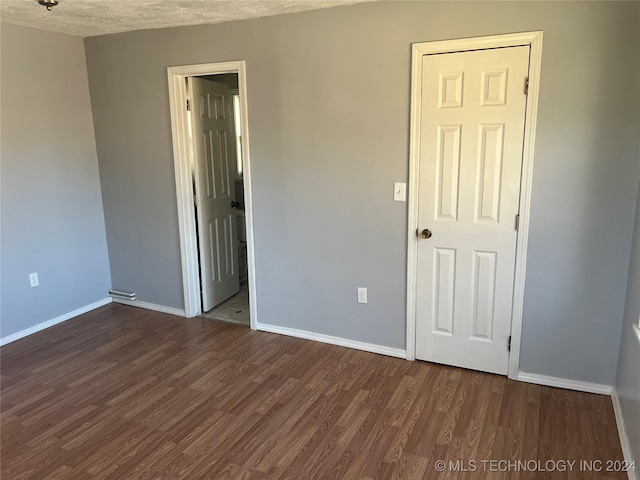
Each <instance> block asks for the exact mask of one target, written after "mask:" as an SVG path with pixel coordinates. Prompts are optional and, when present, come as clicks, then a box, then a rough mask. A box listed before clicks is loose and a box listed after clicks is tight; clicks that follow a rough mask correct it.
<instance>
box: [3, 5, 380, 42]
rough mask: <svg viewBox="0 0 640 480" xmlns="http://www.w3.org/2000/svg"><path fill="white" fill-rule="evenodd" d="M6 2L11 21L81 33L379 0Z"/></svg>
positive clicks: (5, 12) (6, 19)
mask: <svg viewBox="0 0 640 480" xmlns="http://www.w3.org/2000/svg"><path fill="white" fill-rule="evenodd" d="M58 1H59V5H58V6H56V7H53V10H52V11H51V12H49V11H47V9H46V8H45V7H43V6H40V5H38V2H37V0H0V19H1V20H2V21H3V22H5V23H12V24H14V25H22V26H25V27H33V28H38V29H41V30H50V31H52V32H59V33H66V34H68V35H77V36H81V37H91V36H94V35H104V34H108V33H118V32H127V31H130V30H142V29H147V28H164V27H176V26H181V25H200V24H205V23H221V22H229V21H232V20H242V19H246V18H257V17H265V16H269V15H280V14H283V13H294V12H302V11H305V10H316V9H320V8H328V7H335V6H339V5H350V4H354V3H362V2H368V1H374V0H58Z"/></svg>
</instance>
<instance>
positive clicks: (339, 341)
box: [256, 323, 407, 358]
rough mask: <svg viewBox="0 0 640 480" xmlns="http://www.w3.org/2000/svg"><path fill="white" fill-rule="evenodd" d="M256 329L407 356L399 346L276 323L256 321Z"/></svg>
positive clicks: (390, 354) (382, 353) (383, 353)
mask: <svg viewBox="0 0 640 480" xmlns="http://www.w3.org/2000/svg"><path fill="white" fill-rule="evenodd" d="M256 330H260V331H262V332H269V333H279V334H280V335H288V336H290V337H297V338H304V339H305V340H314V341H316V342H322V343H329V344H331V345H338V346H340V347H348V348H355V349H356V350H364V351H365V352H371V353H378V354H380V355H387V356H389V357H397V358H407V351H406V350H403V349H400V348H391V347H385V346H383V345H376V344H374V343H365V342H359V341H357V340H349V339H347V338H342V337H333V336H331V335H323V334H321V333H314V332H309V331H307V330H298V329H297V328H288V327H280V326H278V325H268V324H266V323H257V324H256Z"/></svg>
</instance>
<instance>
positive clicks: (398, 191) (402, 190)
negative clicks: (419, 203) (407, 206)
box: [393, 182, 407, 202]
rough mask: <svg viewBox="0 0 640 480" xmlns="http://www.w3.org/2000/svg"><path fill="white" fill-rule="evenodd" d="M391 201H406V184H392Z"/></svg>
mask: <svg viewBox="0 0 640 480" xmlns="http://www.w3.org/2000/svg"><path fill="white" fill-rule="evenodd" d="M393 200H394V201H395V202H406V201H407V184H406V183H398V182H396V183H394V184H393Z"/></svg>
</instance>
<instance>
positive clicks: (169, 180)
mask: <svg viewBox="0 0 640 480" xmlns="http://www.w3.org/2000/svg"><path fill="white" fill-rule="evenodd" d="M639 14H640V4H638V3H634V2H629V3H625V2H482V1H475V2H468V3H465V2H455V4H452V3H451V2H374V3H370V4H362V5H356V6H350V7H341V8H333V9H326V10H319V11H313V12H305V13H301V14H294V15H282V16H275V17H266V18H260V19H255V20H247V21H241V22H233V23H226V24H218V25H207V26H194V27H183V28H171V29H161V30H148V31H138V32H130V33H122V34H117V35H110V36H102V37H91V38H87V39H85V46H86V51H87V62H88V68H89V80H90V90H91V98H92V104H93V113H94V121H95V127H96V141H97V148H98V157H99V162H100V170H101V182H102V188H103V194H104V206H105V218H106V223H107V237H108V242H109V248H110V252H111V257H110V260H111V270H112V275H113V284H114V287H116V288H119V289H123V290H135V291H136V292H137V293H138V298H140V299H141V300H144V301H148V302H152V303H158V304H161V305H167V306H171V307H176V308H183V305H184V303H183V293H182V292H183V291H182V276H181V267H180V248H179V240H178V224H177V210H176V199H175V179H174V167H173V156H172V144H171V128H170V117H169V102H168V88H167V76H166V68H167V67H168V66H173V65H188V64H198V63H209V62H218V61H229V60H238V59H243V60H246V62H247V85H248V104H249V112H248V115H249V119H248V120H249V130H250V135H251V137H250V141H251V154H252V172H253V196H254V201H255V211H254V221H255V225H254V227H255V236H256V244H255V248H256V263H257V283H258V288H257V296H258V304H259V314H260V318H259V320H260V322H262V323H268V324H273V325H278V326H283V327H290V328H296V329H301V330H306V331H310V332H316V333H321V334H326V335H333V336H338V337H343V338H347V339H352V340H357V341H362V342H368V343H373V344H379V345H384V346H388V347H395V348H404V347H405V298H406V279H405V272H406V228H407V218H406V217H407V205H406V203H398V202H393V201H392V188H393V182H406V181H407V179H408V148H409V90H410V80H409V79H410V58H411V57H410V55H411V48H410V46H411V43H412V42H424V41H430V40H442V39H451V38H461V37H473V36H482V35H493V34H501V33H510V32H519V31H531V30H543V31H544V46H543V60H542V77H541V93H540V104H539V115H538V129H537V140H536V156H535V168H534V178H533V200H532V209H531V222H530V238H529V255H528V262H527V275H526V291H525V305H524V324H523V339H522V342H523V343H522V352H521V369H522V370H523V371H526V372H528V373H534V374H544V375H550V376H555V377H561V378H567V379H573V380H579V381H585V382H595V383H601V384H608V385H611V384H612V383H613V381H614V377H615V371H616V362H617V358H618V350H619V339H620V331H621V325H622V317H623V308H624V298H625V292H626V283H627V271H628V265H629V258H630V249H631V238H632V228H633V227H632V225H633V215H634V209H635V191H636V187H637V183H638V178H639V177H640V165H639V164H638V157H637V152H638V141H639V138H640V136H639V135H638V134H637V128H636V127H634V122H636V121H637V112H638V109H639V108H640V105H638V101H637V96H634V95H632V94H630V93H629V92H633V91H637V84H635V83H634V76H633V72H634V71H636V70H637V69H638V68H639V67H638V62H639V61H640V60H639V57H638V55H637V45H638V44H639V42H640V37H639V33H638V30H639V29H638V28H637V25H638V16H639ZM356 287H368V289H369V303H368V304H366V305H362V304H358V303H357V302H356Z"/></svg>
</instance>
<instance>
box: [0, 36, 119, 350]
mask: <svg viewBox="0 0 640 480" xmlns="http://www.w3.org/2000/svg"><path fill="white" fill-rule="evenodd" d="M0 36H1V37H0V38H1V40H2V41H1V42H0V43H1V47H0V48H1V52H0V53H1V60H0V61H1V68H2V86H1V95H2V99H1V102H0V122H1V131H2V142H1V146H0V154H1V158H2V160H1V180H0V182H1V183H0V185H1V193H0V198H1V200H0V209H1V212H0V217H1V220H0V230H1V233H2V238H1V246H0V256H1V264H2V268H1V287H0V288H1V292H0V296H1V298H2V301H1V307H0V312H1V321H0V329H1V332H0V336H1V337H2V338H7V337H9V336H10V335H13V334H15V333H17V332H21V331H23V330H26V329H29V328H31V327H34V326H35V325H38V324H41V323H43V322H48V321H50V320H53V319H55V318H57V317H59V316H61V315H66V314H67V313H69V312H72V311H74V310H76V309H79V308H82V307H85V306H87V305H90V304H92V303H94V302H96V301H100V300H103V299H106V298H108V295H107V290H108V289H109V288H110V287H111V278H110V272H109V260H108V254H107V241H106V234H105V224H104V215H103V209H102V197H101V193H100V182H99V178H98V160H97V157H96V146H95V138H94V131H93V119H92V114H91V104H90V99H89V84H88V80H87V68H86V61H85V52H84V43H83V41H82V39H81V38H77V37H71V36H67V35H61V34H57V33H50V32H44V31H40V30H34V29H31V28H25V27H18V26H13V25H6V24H2V26H1V28H0ZM33 272H37V273H38V276H39V281H40V285H39V286H38V287H34V288H31V287H30V283H29V274H30V273H33Z"/></svg>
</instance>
